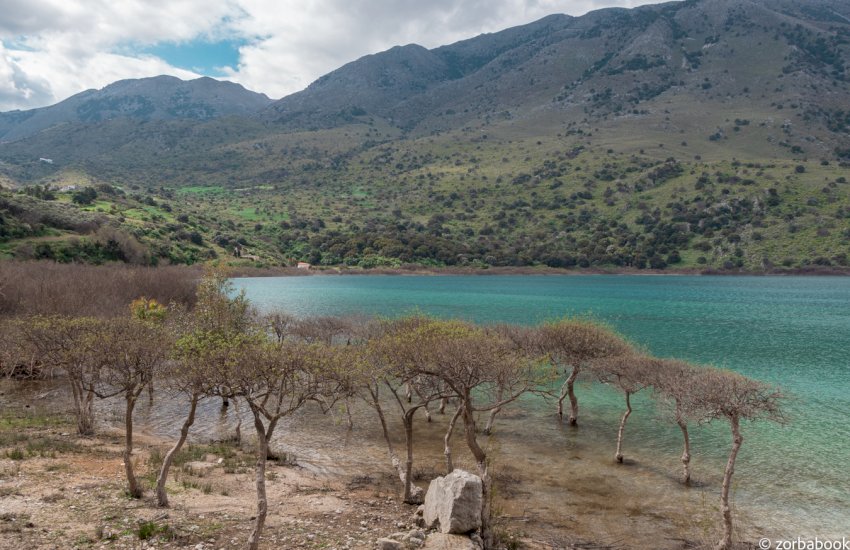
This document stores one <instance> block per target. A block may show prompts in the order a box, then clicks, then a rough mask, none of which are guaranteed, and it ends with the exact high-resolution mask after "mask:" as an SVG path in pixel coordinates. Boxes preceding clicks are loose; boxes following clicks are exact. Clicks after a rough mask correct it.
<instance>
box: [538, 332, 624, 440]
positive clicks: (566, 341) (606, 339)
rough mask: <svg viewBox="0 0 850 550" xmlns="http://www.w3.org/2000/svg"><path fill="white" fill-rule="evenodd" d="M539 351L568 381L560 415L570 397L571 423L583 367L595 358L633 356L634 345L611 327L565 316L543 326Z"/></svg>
mask: <svg viewBox="0 0 850 550" xmlns="http://www.w3.org/2000/svg"><path fill="white" fill-rule="evenodd" d="M539 330H540V335H539V342H540V350H541V351H542V352H543V353H545V354H547V355H548V356H549V358H550V360H551V361H552V364H553V365H554V366H555V368H556V369H563V372H564V375H566V377H567V378H566V380H565V381H564V384H563V386H562V387H561V392H560V396H559V397H558V417H559V418H563V416H564V399H565V398H566V397H568V396H569V398H570V416H569V423H570V425H571V426H576V425H577V424H578V399H577V398H576V394H575V383H576V380H577V379H578V377H579V375H580V374H581V372H582V369H583V368H584V367H585V365H586V364H587V363H588V362H589V361H592V360H596V359H602V358H605V357H615V356H618V355H630V354H632V353H633V350H632V347H631V346H630V345H629V343H628V342H626V341H625V340H624V339H623V338H622V337H621V336H619V335H618V334H616V333H615V332H614V331H612V330H611V329H609V328H607V327H604V326H602V325H599V324H597V323H593V322H591V321H587V320H583V319H562V320H560V321H555V322H550V323H545V324H543V325H542V326H541V327H540V329H539Z"/></svg>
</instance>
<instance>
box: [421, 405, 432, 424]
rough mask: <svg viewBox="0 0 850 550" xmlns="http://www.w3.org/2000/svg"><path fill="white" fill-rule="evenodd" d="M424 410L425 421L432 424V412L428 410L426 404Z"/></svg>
mask: <svg viewBox="0 0 850 550" xmlns="http://www.w3.org/2000/svg"><path fill="white" fill-rule="evenodd" d="M422 410H423V411H424V412H425V420H426V421H428V422H431V411H429V410H428V404H427V403H425V406H424V407H422Z"/></svg>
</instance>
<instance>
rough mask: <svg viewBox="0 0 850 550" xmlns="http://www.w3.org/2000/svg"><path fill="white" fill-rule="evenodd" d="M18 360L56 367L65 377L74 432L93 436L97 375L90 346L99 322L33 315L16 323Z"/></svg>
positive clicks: (81, 318)
mask: <svg viewBox="0 0 850 550" xmlns="http://www.w3.org/2000/svg"><path fill="white" fill-rule="evenodd" d="M15 325H16V327H17V329H18V330H17V334H18V336H19V338H20V340H19V341H18V346H16V349H17V351H18V353H20V354H21V355H20V357H19V359H20V360H24V361H38V362H40V363H42V364H44V365H48V366H49V367H50V368H58V369H60V370H61V371H64V373H65V374H66V375H67V377H68V384H69V386H70V387H71V394H72V395H73V398H74V413H75V416H76V419H77V432H78V433H79V434H80V435H92V434H94V424H95V416H94V398H95V393H94V390H93V387H94V384H95V383H96V382H97V380H98V378H99V376H100V373H99V370H98V364H97V362H96V361H93V356H92V353H91V348H90V344H91V342H92V341H93V338H92V337H93V335H94V334H95V333H96V332H97V329H98V327H99V326H101V322H100V321H98V320H97V319H94V318H91V317H62V316H47V317H43V316H35V317H24V318H21V319H19V320H17V321H16V323H15Z"/></svg>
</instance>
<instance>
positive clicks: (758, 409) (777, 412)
mask: <svg viewBox="0 0 850 550" xmlns="http://www.w3.org/2000/svg"><path fill="white" fill-rule="evenodd" d="M694 390H695V391H694V395H695V396H699V398H698V399H699V406H700V407H702V408H703V409H704V410H705V413H706V416H707V417H708V418H715V419H724V420H726V421H727V422H729V427H730V429H731V431H732V448H731V449H730V451H729V459H728V460H727V462H726V468H725V470H724V472H723V485H722V487H721V491H720V513H721V517H722V521H723V532H722V535H721V538H720V541H719V542H718V543H717V546H716V549H717V550H729V549H730V548H732V507H731V505H730V503H729V491H730V489H731V487H732V475H733V474H734V473H735V461H736V459H737V458H738V452H739V451H740V450H741V445H742V444H743V442H744V437H743V435H742V434H741V421H742V420H769V421H772V422H780V423H782V422H784V420H785V418H784V415H783V413H782V409H781V401H782V399H783V395H782V393H781V392H780V391H779V390H778V389H776V388H774V387H773V386H770V385H768V384H765V383H763V382H759V381H757V380H753V379H751V378H747V377H745V376H742V375H740V374H738V373H735V372H732V371H727V370H720V369H715V368H705V369H703V370H702V372H701V373H700V375H699V376H698V377H697V378H696V387H695V388H694Z"/></svg>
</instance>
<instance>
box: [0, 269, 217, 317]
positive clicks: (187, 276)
mask: <svg viewBox="0 0 850 550" xmlns="http://www.w3.org/2000/svg"><path fill="white" fill-rule="evenodd" d="M200 277H201V272H200V270H199V269H197V268H192V267H185V266H166V267H157V268H153V267H136V266H127V265H118V264H115V265H107V266H90V265H79V264H59V263H53V262H13V261H2V262H0V316H9V315H66V316H76V317H80V316H89V317H115V316H121V315H125V314H126V312H127V305H128V304H129V303H130V302H131V301H132V300H134V299H136V298H138V297H140V296H146V297H148V298H155V299H156V300H157V301H158V302H160V303H162V304H169V303H172V302H174V303H177V304H182V305H185V306H191V305H193V304H194V302H195V288H196V286H197V284H198V280H200Z"/></svg>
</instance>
